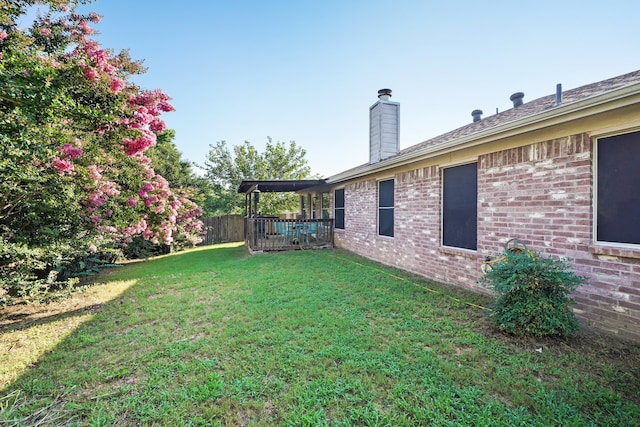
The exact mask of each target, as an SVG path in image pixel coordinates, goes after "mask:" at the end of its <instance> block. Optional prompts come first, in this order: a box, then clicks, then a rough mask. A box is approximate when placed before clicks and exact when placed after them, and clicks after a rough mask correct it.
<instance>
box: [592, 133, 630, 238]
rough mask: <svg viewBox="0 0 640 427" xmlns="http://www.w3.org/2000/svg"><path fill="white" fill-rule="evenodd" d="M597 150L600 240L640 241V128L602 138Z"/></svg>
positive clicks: (597, 227) (598, 229) (598, 227)
mask: <svg viewBox="0 0 640 427" xmlns="http://www.w3.org/2000/svg"><path fill="white" fill-rule="evenodd" d="M597 150H598V163H597V171H596V173H597V180H598V182H597V186H598V194H597V211H598V212H597V219H596V221H597V226H596V230H597V231H596V235H597V236H596V240H597V241H600V242H614V243H632V244H640V221H638V219H640V132H633V133H627V134H624V135H617V136H611V137H608V138H600V139H599V140H598V146H597Z"/></svg>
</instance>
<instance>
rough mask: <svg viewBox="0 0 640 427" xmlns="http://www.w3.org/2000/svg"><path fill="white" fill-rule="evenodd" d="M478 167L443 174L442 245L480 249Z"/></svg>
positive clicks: (465, 166)
mask: <svg viewBox="0 0 640 427" xmlns="http://www.w3.org/2000/svg"><path fill="white" fill-rule="evenodd" d="M477 218H478V165H477V163H470V164H468V165H462V166H456V167H452V168H447V169H444V170H443V172H442V244H443V245H444V246H452V247H455V248H463V249H473V250H475V249H476V248H477V243H476V242H477V223H478V219H477Z"/></svg>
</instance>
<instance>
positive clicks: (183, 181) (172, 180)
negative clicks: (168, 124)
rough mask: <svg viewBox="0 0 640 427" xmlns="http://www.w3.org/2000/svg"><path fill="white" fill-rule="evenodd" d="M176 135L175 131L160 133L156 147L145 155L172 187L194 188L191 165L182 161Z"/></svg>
mask: <svg viewBox="0 0 640 427" xmlns="http://www.w3.org/2000/svg"><path fill="white" fill-rule="evenodd" d="M175 135H176V132H175V130H173V129H167V130H165V131H164V132H161V133H159V134H158V137H157V140H156V145H154V146H153V147H151V148H149V149H148V150H147V151H146V153H145V154H146V156H147V157H149V158H150V159H151V167H152V168H153V170H154V171H155V172H156V173H157V174H158V175H161V176H162V177H164V179H166V180H167V181H168V182H169V186H170V187H172V188H179V187H193V186H194V183H195V177H194V173H193V169H192V167H191V163H190V162H188V161H186V160H183V159H182V153H180V151H178V148H177V147H176V145H175V143H174V142H173V140H174V138H175Z"/></svg>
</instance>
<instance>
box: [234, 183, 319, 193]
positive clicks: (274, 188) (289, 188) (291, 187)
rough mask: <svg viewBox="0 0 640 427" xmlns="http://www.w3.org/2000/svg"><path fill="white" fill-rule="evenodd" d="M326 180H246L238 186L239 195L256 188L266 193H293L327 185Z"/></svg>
mask: <svg viewBox="0 0 640 427" xmlns="http://www.w3.org/2000/svg"><path fill="white" fill-rule="evenodd" d="M326 184H327V181H326V180H325V179H297V180H268V179H265V180H244V181H242V182H241V183H240V185H239V186H238V193H244V194H248V193H251V192H253V190H255V189H256V188H257V189H258V190H260V192H261V193H262V192H266V193H291V192H296V191H300V190H304V189H305V188H310V187H316V186H321V185H326Z"/></svg>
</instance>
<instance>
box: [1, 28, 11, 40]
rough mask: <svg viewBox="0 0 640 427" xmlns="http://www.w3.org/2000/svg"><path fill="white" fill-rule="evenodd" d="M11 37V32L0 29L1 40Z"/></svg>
mask: <svg viewBox="0 0 640 427" xmlns="http://www.w3.org/2000/svg"><path fill="white" fill-rule="evenodd" d="M7 37H9V34H7V32H6V31H5V30H0V42H1V41H3V40H4V39H6V38H7Z"/></svg>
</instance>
